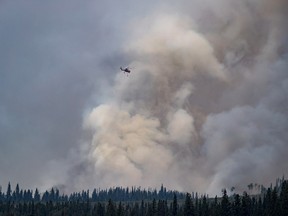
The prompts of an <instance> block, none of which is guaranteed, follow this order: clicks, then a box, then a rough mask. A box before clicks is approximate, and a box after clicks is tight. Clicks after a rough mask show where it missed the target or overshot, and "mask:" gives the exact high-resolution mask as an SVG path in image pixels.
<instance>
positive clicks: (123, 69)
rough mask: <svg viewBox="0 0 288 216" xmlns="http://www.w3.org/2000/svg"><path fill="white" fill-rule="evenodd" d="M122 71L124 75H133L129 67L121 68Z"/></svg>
mask: <svg viewBox="0 0 288 216" xmlns="http://www.w3.org/2000/svg"><path fill="white" fill-rule="evenodd" d="M120 70H121V71H123V72H124V74H125V73H131V70H130V68H129V67H126V68H122V67H120Z"/></svg>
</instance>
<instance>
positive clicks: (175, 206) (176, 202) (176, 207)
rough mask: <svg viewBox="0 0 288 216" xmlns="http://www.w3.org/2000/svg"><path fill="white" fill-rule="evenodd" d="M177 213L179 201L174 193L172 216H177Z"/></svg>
mask: <svg viewBox="0 0 288 216" xmlns="http://www.w3.org/2000/svg"><path fill="white" fill-rule="evenodd" d="M177 213H178V201H177V196H176V194H175V193H174V196H173V203H172V215H173V216H176V215H177Z"/></svg>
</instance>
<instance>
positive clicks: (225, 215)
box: [221, 189, 230, 216]
mask: <svg viewBox="0 0 288 216" xmlns="http://www.w3.org/2000/svg"><path fill="white" fill-rule="evenodd" d="M221 215H222V216H229V215H230V203H229V199H228V195H227V191H226V189H223V195H222V200H221Z"/></svg>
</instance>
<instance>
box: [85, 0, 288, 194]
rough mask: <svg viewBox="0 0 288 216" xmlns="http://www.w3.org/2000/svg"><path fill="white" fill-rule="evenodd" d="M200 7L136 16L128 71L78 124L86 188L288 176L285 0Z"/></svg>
mask: <svg viewBox="0 0 288 216" xmlns="http://www.w3.org/2000/svg"><path fill="white" fill-rule="evenodd" d="M206 3H207V8H204V9H203V7H202V8H201V10H202V11H203V13H197V15H195V16H193V15H190V14H186V15H185V16H184V15H177V14H176V13H175V14H162V13H160V14H159V13H157V15H151V16H149V17H148V18H145V19H143V20H142V21H138V22H137V27H135V28H134V29H136V30H135V31H136V32H134V34H133V36H132V38H131V40H130V42H129V44H127V45H126V44H125V50H124V52H125V54H127V56H130V58H131V64H130V66H131V67H132V73H131V75H129V77H126V76H125V75H124V74H122V73H120V74H118V75H117V76H116V78H115V85H114V86H113V87H112V91H111V92H112V94H111V95H110V97H109V98H107V101H106V102H105V103H104V104H101V105H99V106H97V107H95V108H94V109H92V110H91V112H90V113H88V115H87V116H86V118H85V121H84V125H85V128H87V129H90V130H92V132H93V134H94V135H93V139H92V141H91V142H90V143H89V144H88V152H89V153H87V155H86V156H87V157H88V159H85V160H87V161H88V163H89V164H90V165H91V167H90V168H89V172H85V175H86V177H87V179H88V178H89V184H93V183H92V182H94V185H95V186H97V187H98V186H99V187H110V186H116V185H121V186H131V185H141V186H143V187H157V186H159V185H160V184H161V183H163V184H164V185H165V186H168V187H169V188H173V189H179V190H188V191H191V190H194V191H200V192H208V193H211V194H215V193H219V192H220V191H221V188H224V187H226V188H230V187H232V186H235V187H236V188H238V189H239V190H240V189H245V186H246V185H247V184H248V183H251V182H257V183H261V184H269V183H270V182H272V181H273V180H274V179H275V178H276V177H278V176H280V175H282V174H287V168H288V164H287V163H286V156H287V153H288V144H287V142H288V135H287V130H288V118H287V114H288V112H287V111H288V109H287V108H288V76H287V68H288V65H287V63H288V55H287V54H288V53H287V46H286V44H285V39H286V38H287V37H286V36H287V35H286V33H287V29H285V28H286V27H285V26H286V25H285V20H286V19H287V16H286V15H285V12H286V11H285V10H284V8H287V3H286V2H285V1H282V0H278V1H274V2H273V3H271V2H270V1H268V0H264V1H263V0H259V1H258V0H249V1H248V0H247V1H245V2H240V1H237V2H236V1H235V2H234V3H233V4H232V3H231V1H226V0H221V1H219V2H218V4H216V3H212V2H209V1H208V0H207V1H206ZM209 5H210V6H211V8H209ZM186 11H187V9H186ZM83 179H85V177H83V178H82V177H81V181H85V180H83ZM91 179H92V180H91ZM83 184H84V185H85V183H83ZM87 184H88V183H87ZM241 187H242V188H241Z"/></svg>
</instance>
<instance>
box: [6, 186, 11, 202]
mask: <svg viewBox="0 0 288 216" xmlns="http://www.w3.org/2000/svg"><path fill="white" fill-rule="evenodd" d="M11 193H12V190H11V184H10V182H9V183H8V187H7V192H6V199H7V200H10V199H11Z"/></svg>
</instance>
